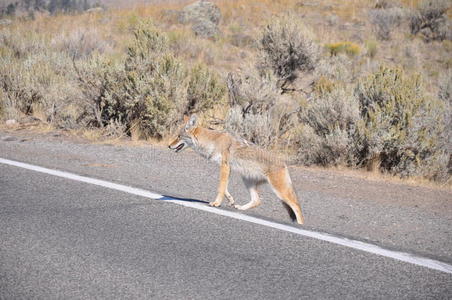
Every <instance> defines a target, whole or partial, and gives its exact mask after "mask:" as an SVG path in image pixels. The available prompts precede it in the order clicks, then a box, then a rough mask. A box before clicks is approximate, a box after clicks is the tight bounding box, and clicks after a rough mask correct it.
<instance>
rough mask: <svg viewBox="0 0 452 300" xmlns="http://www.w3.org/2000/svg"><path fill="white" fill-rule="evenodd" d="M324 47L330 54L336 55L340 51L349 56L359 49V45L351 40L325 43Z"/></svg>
mask: <svg viewBox="0 0 452 300" xmlns="http://www.w3.org/2000/svg"><path fill="white" fill-rule="evenodd" d="M325 47H326V48H327V49H328V52H329V53H330V55H331V56H335V55H338V54H340V53H345V54H347V55H348V56H350V57H353V56H357V55H358V54H359V53H360V52H361V49H360V47H359V45H357V44H355V43H352V42H338V43H332V44H326V45H325Z"/></svg>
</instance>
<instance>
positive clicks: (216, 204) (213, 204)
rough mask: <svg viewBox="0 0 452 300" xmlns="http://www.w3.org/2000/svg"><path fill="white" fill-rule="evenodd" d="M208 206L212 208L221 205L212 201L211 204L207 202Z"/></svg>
mask: <svg viewBox="0 0 452 300" xmlns="http://www.w3.org/2000/svg"><path fill="white" fill-rule="evenodd" d="M209 205H210V206H213V207H218V206H220V205H221V202H218V201H213V202H209Z"/></svg>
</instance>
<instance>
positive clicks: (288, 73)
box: [258, 15, 320, 86]
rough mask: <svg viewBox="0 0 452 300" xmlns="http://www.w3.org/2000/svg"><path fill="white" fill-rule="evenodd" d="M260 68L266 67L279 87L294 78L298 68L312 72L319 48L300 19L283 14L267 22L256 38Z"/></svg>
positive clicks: (318, 55) (318, 54)
mask: <svg viewBox="0 0 452 300" xmlns="http://www.w3.org/2000/svg"><path fill="white" fill-rule="evenodd" d="M258 44H259V49H260V51H261V59H260V67H261V68H269V69H271V70H273V72H274V73H275V74H276V76H278V78H279V79H280V80H281V86H284V84H286V83H289V82H292V81H293V80H295V79H296V77H297V75H296V72H297V71H302V72H305V71H311V70H313V69H314V68H315V67H316V64H317V61H318V59H319V57H320V48H319V47H318V45H317V44H316V43H314V41H313V39H312V33H311V32H310V31H309V30H308V29H307V28H306V27H305V26H304V25H303V23H302V22H301V19H300V18H297V17H295V16H292V15H290V16H285V17H280V18H277V19H275V20H274V21H273V22H272V23H270V24H268V25H267V26H266V27H265V28H264V30H263V32H262V34H261V37H260V39H259V41H258Z"/></svg>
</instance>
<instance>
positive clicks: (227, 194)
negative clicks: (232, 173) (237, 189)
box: [224, 189, 235, 206]
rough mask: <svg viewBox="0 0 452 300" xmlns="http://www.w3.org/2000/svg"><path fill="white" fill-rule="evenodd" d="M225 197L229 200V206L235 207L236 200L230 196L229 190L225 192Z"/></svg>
mask: <svg viewBox="0 0 452 300" xmlns="http://www.w3.org/2000/svg"><path fill="white" fill-rule="evenodd" d="M224 196H225V197H226V199H228V202H229V205H231V206H233V205H234V203H235V201H234V198H233V197H232V196H231V194H229V191H228V189H226V191H224Z"/></svg>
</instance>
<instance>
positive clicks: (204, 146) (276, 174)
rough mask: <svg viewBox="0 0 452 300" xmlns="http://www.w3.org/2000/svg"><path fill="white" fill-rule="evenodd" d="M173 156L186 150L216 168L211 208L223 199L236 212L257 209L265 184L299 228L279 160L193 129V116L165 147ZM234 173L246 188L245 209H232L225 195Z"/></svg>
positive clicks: (292, 193)
mask: <svg viewBox="0 0 452 300" xmlns="http://www.w3.org/2000/svg"><path fill="white" fill-rule="evenodd" d="M168 147H169V148H170V149H172V150H174V151H175V152H180V151H182V150H184V149H185V148H187V147H190V148H192V149H193V150H195V151H196V152H197V153H198V154H200V155H201V156H203V157H205V158H207V159H209V160H211V161H214V162H216V163H218V164H219V165H220V183H219V186H218V193H217V196H216V198H215V201H212V202H210V203H209V205H211V206H220V205H221V203H222V202H223V198H224V197H226V198H227V199H228V201H229V204H230V205H232V206H234V207H235V208H237V209H240V210H246V209H249V208H253V207H256V206H258V205H259V204H260V203H261V201H260V198H259V195H258V193H257V188H258V187H259V186H260V185H262V184H264V183H266V182H267V183H269V184H270V186H271V187H272V190H273V191H274V192H275V194H276V195H277V196H278V198H279V199H280V200H281V201H282V202H283V204H284V206H285V208H286V209H287V211H288V212H289V215H290V217H291V218H292V220H296V221H297V222H298V223H299V224H303V222H304V219H303V214H302V212H301V207H300V204H299V203H298V200H297V196H296V194H295V190H294V189H293V186H292V181H291V179H290V175H289V170H288V169H287V166H286V165H285V164H284V163H283V162H282V161H280V160H278V159H275V158H274V157H272V155H271V154H269V153H268V152H265V151H264V150H262V149H260V148H258V147H257V146H255V145H252V144H250V143H248V142H246V141H242V140H238V139H236V138H234V137H233V136H231V135H230V134H228V133H225V132H220V131H216V130H210V129H206V128H202V127H199V126H197V118H196V115H192V116H191V117H190V119H188V118H185V124H184V125H183V126H182V128H181V129H180V131H179V134H178V136H177V138H176V139H175V140H174V141H173V142H171V143H170V144H169V146H168ZM231 169H232V170H236V171H238V172H239V173H240V174H241V176H242V180H243V182H244V184H245V186H246V187H247V189H248V191H249V193H250V196H251V201H250V202H248V203H247V204H245V205H235V204H234V198H233V197H232V196H231V194H230V193H229V191H228V180H229V174H230V171H231Z"/></svg>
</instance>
